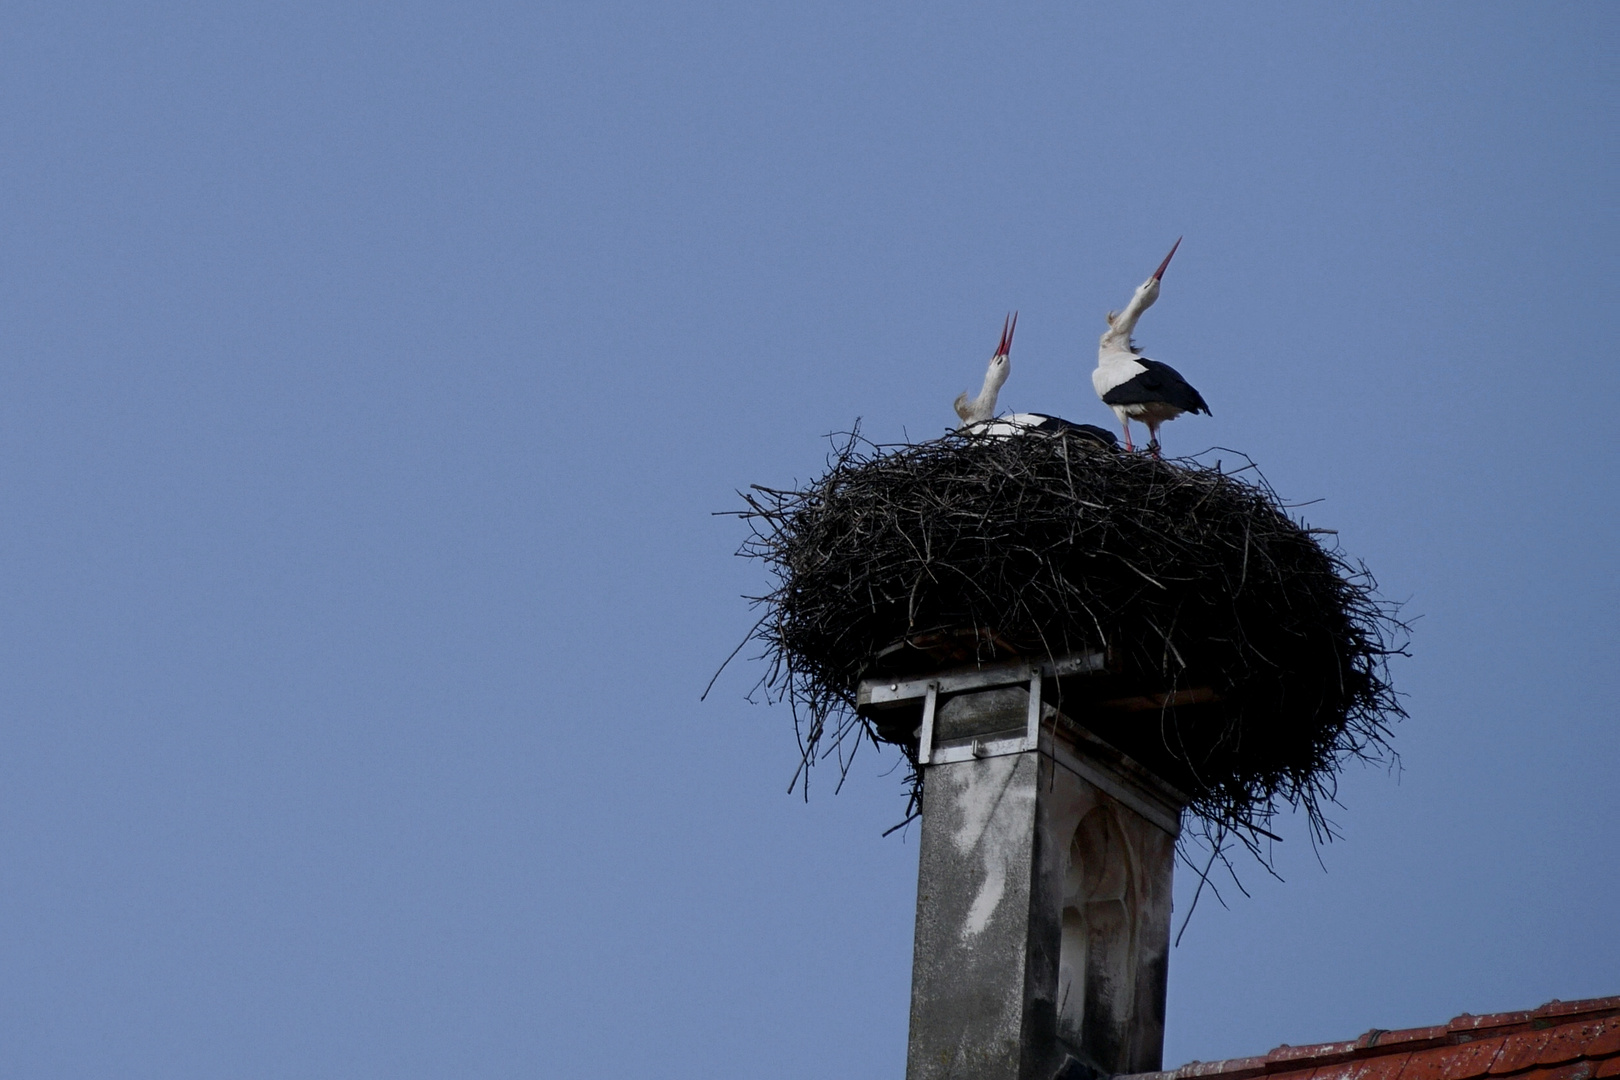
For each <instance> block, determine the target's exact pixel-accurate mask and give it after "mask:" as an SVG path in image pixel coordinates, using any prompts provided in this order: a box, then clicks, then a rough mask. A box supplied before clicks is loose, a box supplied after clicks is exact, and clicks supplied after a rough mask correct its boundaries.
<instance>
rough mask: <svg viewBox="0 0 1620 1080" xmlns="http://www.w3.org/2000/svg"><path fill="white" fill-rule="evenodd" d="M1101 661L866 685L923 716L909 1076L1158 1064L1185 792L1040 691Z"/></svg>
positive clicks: (1055, 1079)
mask: <svg viewBox="0 0 1620 1080" xmlns="http://www.w3.org/2000/svg"><path fill="white" fill-rule="evenodd" d="M1102 669H1103V657H1102V656H1101V655H1100V654H1083V655H1077V656H1071V657H1067V658H1065V659H1063V660H1059V661H1056V662H1046V663H1035V664H1030V663H1011V664H1001V665H997V666H993V667H983V668H976V669H973V670H969V671H961V672H957V673H954V674H953V673H941V674H938V675H933V676H912V677H910V678H907V679H905V680H870V681H868V682H866V683H863V684H862V686H861V688H860V701H861V706H862V708H863V710H865V711H868V712H882V711H886V710H896V709H902V708H911V709H918V708H920V711H921V723H920V725H919V728H920V730H919V733H918V734H919V739H920V750H919V755H918V757H919V767H920V769H921V772H922V777H923V785H924V786H923V792H924V795H923V812H922V843H921V848H922V850H921V853H920V866H919V871H918V882H917V928H916V948H915V954H914V959H913V967H912V990H911V1031H910V1039H909V1045H908V1052H907V1065H906V1077H907V1080H945V1078H946V1077H951V1078H962V1077H972V1078H973V1080H1089V1078H1092V1077H1096V1076H1102V1075H1113V1074H1120V1073H1137V1072H1148V1071H1152V1070H1156V1069H1158V1068H1160V1066H1161V1064H1162V1060H1161V1059H1162V1055H1163V1048H1164V1006H1165V988H1166V979H1167V975H1168V959H1169V950H1170V887H1171V879H1172V872H1173V869H1174V859H1175V842H1176V836H1177V834H1178V832H1179V829H1180V819H1181V808H1182V806H1183V805H1184V803H1185V802H1186V798H1185V796H1183V795H1181V794H1180V793H1179V792H1177V791H1176V790H1174V789H1173V788H1171V787H1170V786H1169V785H1167V784H1166V783H1164V782H1163V781H1162V780H1160V779H1158V778H1157V777H1156V776H1154V775H1153V774H1152V773H1150V772H1149V771H1148V770H1146V769H1144V768H1142V767H1141V766H1139V765H1137V764H1136V763H1135V762H1134V761H1132V760H1131V759H1130V758H1128V757H1126V756H1125V755H1124V754H1122V753H1120V752H1119V751H1117V750H1115V749H1114V748H1113V747H1111V746H1109V745H1108V744H1107V743H1105V742H1103V741H1102V740H1101V739H1099V738H1097V737H1096V736H1095V735H1093V734H1092V733H1091V732H1089V731H1088V730H1087V729H1086V728H1085V727H1084V726H1083V724H1082V723H1081V722H1077V720H1076V719H1074V718H1071V717H1069V716H1066V715H1064V714H1063V713H1062V712H1061V711H1059V710H1058V709H1057V708H1054V707H1053V705H1052V704H1051V703H1050V701H1051V699H1053V698H1055V697H1056V696H1057V694H1058V693H1059V692H1060V687H1061V685H1062V684H1063V683H1065V682H1069V681H1071V680H1074V679H1084V678H1086V677H1087V676H1088V675H1089V674H1092V673H1097V672H1101V671H1102ZM1080 720H1082V721H1083V717H1081V718H1080Z"/></svg>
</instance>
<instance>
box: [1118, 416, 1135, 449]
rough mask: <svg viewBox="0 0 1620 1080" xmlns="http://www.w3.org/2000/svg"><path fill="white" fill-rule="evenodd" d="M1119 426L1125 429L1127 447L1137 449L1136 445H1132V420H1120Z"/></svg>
mask: <svg viewBox="0 0 1620 1080" xmlns="http://www.w3.org/2000/svg"><path fill="white" fill-rule="evenodd" d="M1119 426H1120V427H1122V428H1124V429H1125V449H1127V450H1135V449H1136V447H1134V446H1132V445H1131V422H1130V421H1129V420H1121V421H1120V422H1119Z"/></svg>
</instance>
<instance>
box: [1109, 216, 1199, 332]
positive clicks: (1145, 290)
mask: <svg viewBox="0 0 1620 1080" xmlns="http://www.w3.org/2000/svg"><path fill="white" fill-rule="evenodd" d="M1180 246H1181V238H1180V237H1179V236H1178V237H1177V238H1176V242H1175V244H1173V245H1172V246H1171V248H1170V254H1168V255H1166V256H1165V257H1164V262H1162V263H1160V264H1159V268H1158V269H1157V270H1155V271H1153V276H1152V277H1150V278H1148V279H1147V280H1146V281H1144V282H1142V284H1140V285H1138V286H1137V287H1136V292H1135V293H1133V294H1132V295H1131V302H1130V303H1128V304H1126V305H1125V310H1124V311H1122V312H1121V311H1110V312H1109V313H1108V316H1107V318H1108V329H1107V330H1106V331H1104V332H1103V336H1102V339H1101V340H1100V342H1099V343H1098V344H1099V346H1100V348H1102V349H1103V350H1104V351H1107V350H1109V349H1111V348H1113V349H1118V348H1120V347H1122V346H1128V347H1129V348H1132V349H1134V348H1135V346H1133V345H1130V344H1129V342H1130V335H1131V331H1132V330H1134V329H1136V320H1137V319H1139V318H1141V317H1142V312H1144V311H1146V310H1147V309H1148V308H1150V307H1152V306H1153V302H1154V301H1155V300H1157V299H1158V298H1159V279H1160V278H1162V277H1164V271H1165V267H1167V266H1169V265H1170V260H1171V259H1173V258H1175V257H1176V248H1178V247H1180Z"/></svg>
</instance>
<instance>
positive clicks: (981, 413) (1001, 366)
mask: <svg viewBox="0 0 1620 1080" xmlns="http://www.w3.org/2000/svg"><path fill="white" fill-rule="evenodd" d="M1017 330H1018V312H1016V311H1015V312H1013V313H1012V314H1011V315H1008V316H1007V318H1006V319H1005V320H1004V321H1003V322H1002V324H1001V344H1000V345H997V346H996V355H994V356H992V357H991V358H990V367H989V369H988V370H987V371H985V373H984V386H983V387H981V388H980V390H979V396H978V397H976V398H969V397H968V396H967V392H966V391H963V392H962V393H960V394H958V395H957V396H956V415H957V416H959V417H961V418H962V423H961V425H960V426H961V427H962V428H964V429H966V428H970V427H972V426H973V425H974V424H979V423H983V422H984V421H986V420H988V419H990V418H991V417H992V416H994V415H996V396H997V395H998V394H1000V393H1001V388H1002V386H1004V385H1005V384H1006V382H1007V376H1008V375H1011V374H1012V360H1011V359H1009V356H1008V354H1009V353H1011V352H1012V339H1013V334H1014V333H1015V332H1017Z"/></svg>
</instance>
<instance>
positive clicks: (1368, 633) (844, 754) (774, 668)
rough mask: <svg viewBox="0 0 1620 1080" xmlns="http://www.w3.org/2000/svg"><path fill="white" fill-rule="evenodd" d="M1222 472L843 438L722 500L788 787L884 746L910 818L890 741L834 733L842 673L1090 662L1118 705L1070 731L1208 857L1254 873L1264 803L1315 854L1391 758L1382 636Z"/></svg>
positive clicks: (1266, 493)
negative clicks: (1153, 786) (1351, 786)
mask: <svg viewBox="0 0 1620 1080" xmlns="http://www.w3.org/2000/svg"><path fill="white" fill-rule="evenodd" d="M1237 456H1238V457H1242V455H1237ZM1243 460H1244V461H1245V465H1244V466H1243V468H1241V469H1239V470H1237V472H1239V473H1247V472H1252V473H1253V475H1252V477H1251V478H1246V479H1238V478H1237V476H1236V473H1234V472H1223V471H1222V470H1221V468H1220V463H1219V462H1216V463H1215V464H1214V465H1213V466H1211V465H1206V464H1202V463H1200V462H1198V461H1195V460H1180V461H1160V460H1157V459H1153V458H1149V457H1146V456H1143V455H1136V454H1121V453H1118V452H1116V451H1114V450H1112V449H1108V448H1104V447H1102V446H1101V445H1099V444H1098V443H1097V442H1096V441H1094V440H1093V439H1091V438H1090V437H1088V436H1086V435H1084V434H1083V433H1078V432H1072V431H1070V432H1063V433H1059V434H1056V435H1051V436H1036V435H1026V436H1020V437H1014V438H985V437H982V436H971V435H960V434H952V435H948V436H946V437H944V438H942V439H938V440H934V441H932V442H926V443H921V444H917V445H902V446H878V445H875V444H872V443H869V442H866V441H864V440H863V439H861V438H860V436H859V434H858V432H852V433H850V434H849V435H848V436H847V437H845V438H843V439H842V440H841V441H838V442H835V444H834V449H833V452H832V454H831V455H830V457H829V460H828V468H827V471H826V473H825V474H824V475H823V476H822V477H821V478H820V479H818V480H815V481H814V482H812V483H810V484H808V485H806V486H804V487H803V488H798V489H792V490H777V489H771V488H764V487H757V486H756V487H754V488H752V489H751V491H749V492H747V493H744V494H743V499H744V500H745V502H746V503H747V508H746V509H744V510H741V511H738V516H740V517H742V518H743V520H745V521H746V522H748V524H749V526H750V528H751V535H750V536H749V538H748V539H747V540H746V541H745V542H744V544H743V546H742V549H741V551H740V554H742V555H744V556H747V557H750V558H757V559H761V560H763V561H764V562H765V564H766V565H767V567H768V568H769V569H770V572H771V574H772V576H773V578H774V588H772V590H771V591H770V592H769V593H767V594H766V595H764V596H760V597H756V598H753V600H754V603H755V604H756V605H758V606H763V608H764V617H763V618H762V619H761V621H760V622H759V624H758V625H757V626H756V627H755V629H754V631H753V633H752V635H751V637H752V638H753V639H754V640H757V641H759V642H760V643H761V644H762V645H763V646H764V658H765V659H766V660H767V661H768V668H767V670H766V673H765V675H764V677H763V679H762V680H761V682H762V685H763V688H764V690H765V692H766V694H767V696H768V697H772V698H775V699H779V700H786V701H787V702H788V703H789V705H790V706H791V707H792V710H793V715H794V723H795V727H796V730H797V731H798V734H799V742H800V747H801V750H802V751H803V764H802V770H803V773H804V777H805V782H806V784H808V779H809V777H808V769H809V767H810V766H812V765H814V764H815V762H816V761H818V760H820V759H823V758H825V757H827V756H829V755H832V754H834V753H836V754H837V758H838V760H839V762H840V763H841V766H842V768H841V773H842V772H845V771H847V769H848V763H849V761H850V760H851V757H852V755H853V752H854V750H855V749H856V747H857V746H858V745H859V743H860V742H861V741H862V740H863V739H870V740H872V741H873V742H874V743H875V742H878V741H880V740H882V741H890V742H895V743H898V744H899V745H900V746H901V748H902V750H903V751H904V752H905V754H906V757H907V760H908V761H909V762H910V763H911V765H912V771H911V780H912V795H913V804H912V809H913V810H915V809H916V807H917V806H918V805H920V804H919V803H917V802H916V800H917V799H918V798H920V796H921V792H920V790H919V786H918V785H919V780H918V775H917V771H916V767H915V763H916V744H915V741H914V736H912V734H911V733H910V732H905V731H901V732H895V731H888V730H884V729H881V728H879V727H877V726H876V725H874V724H873V723H872V722H871V721H869V720H867V719H865V718H863V717H861V716H859V715H858V714H857V712H856V701H855V691H856V686H857V684H858V683H859V682H860V680H861V679H863V678H866V677H869V676H871V675H874V674H880V673H881V674H889V673H890V672H891V671H892V670H894V667H893V665H895V664H897V663H906V662H908V660H909V661H910V662H912V663H914V664H915V663H919V662H922V661H923V660H924V659H926V658H928V657H932V658H934V660H935V661H936V662H935V664H934V666H935V667H936V668H937V667H938V666H941V665H940V664H939V663H938V662H937V660H938V657H940V656H942V655H945V654H946V653H948V652H949V651H950V650H952V649H954V650H956V653H955V655H956V658H957V660H958V661H966V662H969V663H971V662H973V661H988V660H991V659H997V658H1002V657H1005V656H1007V655H1022V656H1030V657H1037V656H1045V657H1057V656H1061V655H1064V654H1066V653H1070V652H1075V651H1080V650H1082V649H1104V650H1106V651H1107V653H1108V656H1109V658H1110V666H1111V668H1112V669H1113V670H1114V672H1115V676H1114V681H1113V683H1111V684H1109V685H1110V686H1111V689H1110V690H1108V693H1110V694H1112V695H1114V698H1115V701H1114V702H1113V704H1114V705H1115V706H1118V704H1119V702H1135V703H1138V704H1136V705H1134V706H1131V708H1132V709H1134V711H1129V710H1126V711H1121V708H1120V707H1116V708H1114V709H1113V710H1112V711H1110V709H1109V708H1107V707H1101V706H1107V705H1108V704H1109V703H1107V702H1103V703H1101V706H1100V707H1097V708H1089V709H1088V710H1087V712H1086V714H1085V717H1084V720H1083V722H1085V723H1086V724H1087V725H1088V726H1093V727H1096V728H1098V732H1099V734H1101V735H1103V736H1104V737H1105V738H1108V739H1109V740H1110V741H1112V742H1114V743H1115V744H1116V745H1118V746H1119V747H1120V749H1122V750H1125V751H1126V752H1127V753H1130V754H1131V755H1132V756H1134V757H1136V758H1137V759H1138V760H1140V761H1142V762H1143V763H1144V764H1146V765H1148V766H1149V767H1151V768H1153V769H1154V770H1155V771H1157V772H1159V773H1160V774H1161V775H1163V776H1164V777H1165V779H1167V780H1169V781H1170V782H1171V783H1173V784H1175V785H1176V786H1177V787H1179V788H1181V790H1183V791H1185V792H1187V793H1188V794H1189V796H1190V799H1191V802H1190V804H1189V810H1190V811H1191V813H1192V814H1193V815H1194V816H1195V818H1196V819H1198V820H1199V821H1201V822H1202V823H1203V826H1204V830H1203V831H1204V835H1205V837H1206V838H1208V839H1210V840H1211V842H1212V843H1213V844H1214V845H1215V847H1216V848H1217V850H1219V848H1220V846H1221V845H1222V844H1223V843H1224V842H1225V840H1226V838H1228V837H1235V838H1237V839H1239V840H1241V841H1242V843H1243V844H1244V845H1245V846H1246V847H1248V848H1249V850H1250V851H1251V852H1253V853H1254V854H1256V855H1257V856H1259V857H1260V858H1261V859H1262V861H1266V862H1268V863H1269V860H1267V859H1266V856H1265V854H1264V852H1263V850H1262V847H1261V845H1262V844H1263V843H1265V841H1266V840H1268V839H1275V837H1273V836H1272V834H1271V833H1270V832H1269V831H1268V830H1267V829H1266V825H1267V823H1269V822H1270V821H1271V819H1272V818H1273V817H1274V816H1275V815H1276V814H1277V813H1278V812H1279V811H1280V810H1281V808H1282V807H1284V806H1292V807H1295V808H1301V809H1304V810H1305V811H1306V813H1307V814H1308V817H1309V821H1310V825H1311V829H1312V837H1313V840H1327V839H1330V838H1331V837H1332V835H1333V830H1332V826H1331V823H1330V822H1329V821H1328V819H1327V818H1326V816H1325V815H1324V810H1325V808H1326V806H1327V805H1328V804H1330V803H1331V802H1333V800H1334V795H1335V792H1336V782H1337V777H1338V775H1339V773H1340V771H1341V770H1342V769H1343V767H1344V766H1345V764H1347V763H1348V762H1349V761H1350V760H1352V759H1361V760H1367V761H1381V762H1391V763H1392V762H1393V761H1394V760H1395V755H1394V752H1393V750H1392V749H1391V748H1390V746H1389V736H1390V724H1391V723H1393V722H1394V721H1395V720H1398V719H1400V718H1401V717H1403V716H1404V715H1405V713H1404V711H1403V710H1402V708H1401V706H1400V703H1399V701H1398V699H1397V697H1396V695H1395V692H1394V690H1393V689H1392V687H1391V685H1390V682H1389V676H1388V659H1389V657H1390V656H1392V655H1397V654H1401V653H1403V652H1404V649H1403V648H1402V647H1401V646H1400V645H1399V644H1398V642H1400V641H1401V640H1402V639H1403V635H1404V633H1405V630H1406V628H1405V626H1404V625H1403V624H1401V623H1400V621H1399V620H1398V618H1397V617H1396V615H1397V612H1396V608H1395V606H1394V605H1392V604H1390V603H1388V602H1386V601H1383V600H1380V599H1379V598H1378V597H1377V596H1376V593H1375V589H1376V582H1374V580H1373V578H1372V576H1371V574H1369V573H1368V571H1367V569H1366V567H1365V566H1363V565H1362V564H1360V563H1358V562H1352V561H1350V560H1349V559H1348V557H1346V556H1345V555H1344V554H1343V553H1342V552H1341V551H1339V550H1338V549H1337V547H1334V548H1332V549H1324V548H1323V547H1322V546H1320V545H1319V544H1318V543H1317V541H1316V539H1315V537H1316V536H1317V535H1327V534H1326V533H1325V531H1323V530H1311V529H1307V528H1305V527H1304V526H1303V525H1302V524H1300V523H1297V522H1295V521H1293V520H1292V519H1290V518H1289V516H1288V514H1287V509H1288V508H1287V507H1286V506H1285V504H1283V503H1282V501H1281V500H1280V499H1279V498H1278V496H1277V494H1276V492H1274V491H1273V490H1272V489H1271V487H1270V486H1269V485H1268V484H1266V482H1265V481H1264V479H1263V478H1261V477H1260V476H1259V472H1258V470H1255V469H1254V466H1253V463H1252V462H1248V461H1247V459H1246V458H1244V459H1243ZM941 650H944V651H943V652H942V651H941ZM1143 701H1147V702H1149V703H1150V711H1144V710H1143V707H1142V706H1141V705H1140V704H1139V703H1140V702H1143ZM795 779H796V780H797V777H795Z"/></svg>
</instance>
